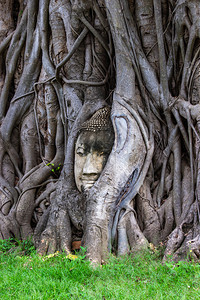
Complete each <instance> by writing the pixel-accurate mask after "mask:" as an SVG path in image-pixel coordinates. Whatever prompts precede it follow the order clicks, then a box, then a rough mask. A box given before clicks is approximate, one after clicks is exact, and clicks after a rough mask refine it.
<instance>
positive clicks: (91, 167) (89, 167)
mask: <svg viewBox="0 0 200 300" xmlns="http://www.w3.org/2000/svg"><path fill="white" fill-rule="evenodd" d="M95 157H96V156H95V155H94V154H93V153H88V155H87V158H86V161H85V164H84V167H83V175H84V174H87V175H89V174H94V175H96V174H99V170H98V166H97V165H98V164H97V162H96V159H95Z"/></svg>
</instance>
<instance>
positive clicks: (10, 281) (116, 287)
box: [0, 241, 200, 300]
mask: <svg viewBox="0 0 200 300" xmlns="http://www.w3.org/2000/svg"><path fill="white" fill-rule="evenodd" d="M24 254H26V255H24ZM27 254H28V256H27ZM83 258H84V256H83V255H82V256H81V255H80V256H79V257H78V259H76V260H69V259H67V258H66V256H65V255H64V254H62V253H61V254H58V255H56V256H53V257H49V258H48V257H39V256H38V255H36V253H35V250H34V248H33V246H32V244H31V242H30V241H25V242H15V243H14V244H13V242H12V241H6V242H5V241H2V242H0V299H1V300H2V299H3V300H4V299H23V300H25V299H42V300H45V299H56V300H57V299H87V300H88V299H159V300H160V299H199V297H200V265H199V264H195V263H187V262H180V263H178V264H173V263H171V262H169V263H167V264H164V265H162V264H161V261H160V259H159V258H158V254H155V253H151V252H150V251H146V252H143V253H141V254H140V255H137V256H135V257H130V256H129V257H124V258H114V257H110V259H109V261H108V263H107V264H106V265H103V266H102V267H97V268H93V267H92V266H91V265H90V263H89V262H88V261H85V260H84V259H83Z"/></svg>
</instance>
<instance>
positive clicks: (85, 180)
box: [82, 179, 97, 183]
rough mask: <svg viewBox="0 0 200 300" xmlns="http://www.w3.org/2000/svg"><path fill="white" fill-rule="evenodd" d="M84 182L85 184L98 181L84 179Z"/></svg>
mask: <svg viewBox="0 0 200 300" xmlns="http://www.w3.org/2000/svg"><path fill="white" fill-rule="evenodd" d="M82 181H83V182H84V183H95V182H96V181H97V179H95V180H91V179H82Z"/></svg>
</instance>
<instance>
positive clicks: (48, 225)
mask: <svg viewBox="0 0 200 300" xmlns="http://www.w3.org/2000/svg"><path fill="white" fill-rule="evenodd" d="M4 2H5V1H4ZM0 5H1V10H0V24H1V26H0V57H1V61H0V93H1V98H0V101H1V102H0V119H1V124H0V125H1V130H0V135H1V136H0V149H1V151H0V238H1V239H7V238H10V237H17V238H21V239H26V238H28V237H31V236H33V238H34V242H35V245H36V247H37V249H38V252H39V253H41V254H45V253H51V252H55V251H57V250H64V251H66V252H67V253H69V252H71V251H72V248H73V249H74V246H73V245H74V242H76V241H81V244H82V246H84V247H86V249H87V257H88V258H89V259H90V260H91V261H93V262H94V263H101V262H103V261H104V260H105V259H106V257H107V255H108V253H109V252H110V251H112V252H114V253H116V254H118V255H124V254H127V253H129V252H136V251H139V250H140V249H142V248H146V247H147V246H148V243H153V244H154V245H159V244H160V243H162V244H165V245H166V251H165V255H164V259H166V258H167V255H168V254H173V256H174V259H175V260H178V259H182V258H184V257H186V255H187V252H188V251H189V250H191V251H192V252H190V253H192V254H193V256H194V257H195V258H196V257H197V258H199V256H200V246H199V236H200V230H199V228H200V227H199V218H200V213H199V211H200V210H199V197H200V192H199V183H200V173H199V164H200V155H199V149H200V147H199V136H200V135H199V132H200V125H199V122H200V121H199V118H200V117H199V116H200V104H199V94H200V81H199V70H200V69H199V66H200V64H199V62H200V54H199V53H200V51H199V49H200V35H199V33H200V30H199V29H200V24H199V17H200V16H199V11H200V4H199V1H197V0H191V1H189V0H184V1H182V0H179V1H174V0H171V1H166V0H163V1H158V0H142V1H134V0H129V1H127V0H116V1H109V0H95V1H85V0H73V1H69V0H57V1H54V0H34V1H31V0H28V1H22V0H20V1H16V0H14V1H9V0H7V1H6V3H3V1H0ZM109 111H110V113H109V114H110V115H107V113H105V112H109ZM101 131H103V135H104V139H103V140H101V139H100V137H101V136H103V135H102V133H101V134H100V132H101ZM86 132H87V134H86ZM108 135H109V136H110V140H109V139H108V138H106V137H108ZM80 136H82V141H83V140H84V139H83V137H86V136H87V137H88V140H87V141H86V140H85V142H81V143H82V144H80V145H79V141H80V138H79V137H80ZM112 140H114V142H113V143H112V145H111V142H112ZM97 141H98V143H97ZM97 144H98V147H97ZM86 145H87V147H86ZM108 145H111V148H109V147H108ZM86 148H87V149H86ZM77 157H78V158H77ZM76 159H78V161H79V160H80V161H84V162H85V164H86V162H87V168H86V165H84V167H83V168H82V169H81V167H80V166H79V172H80V174H82V175H80V177H77V176H79V175H77V174H78V173H77V171H75V168H76V163H75V160H76ZM92 164H93V165H92ZM84 168H85V169H84ZM90 168H93V169H90ZM86 169H87V171H84V170H86ZM88 169H90V171H88ZM91 170H92V171H91ZM81 172H82V173H81ZM86 172H88V173H87V174H86ZM78 181H79V183H80V184H77V182H78ZM85 182H86V184H85Z"/></svg>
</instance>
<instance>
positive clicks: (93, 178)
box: [81, 176, 99, 182]
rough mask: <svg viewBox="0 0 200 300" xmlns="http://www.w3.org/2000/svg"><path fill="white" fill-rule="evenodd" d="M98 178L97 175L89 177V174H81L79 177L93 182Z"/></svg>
mask: <svg viewBox="0 0 200 300" xmlns="http://www.w3.org/2000/svg"><path fill="white" fill-rule="evenodd" d="M98 178H99V176H95V177H91V176H88V177H87V176H82V177H81V180H82V181H87V182H90V181H91V182H94V181H97V179H98Z"/></svg>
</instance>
